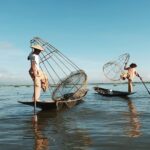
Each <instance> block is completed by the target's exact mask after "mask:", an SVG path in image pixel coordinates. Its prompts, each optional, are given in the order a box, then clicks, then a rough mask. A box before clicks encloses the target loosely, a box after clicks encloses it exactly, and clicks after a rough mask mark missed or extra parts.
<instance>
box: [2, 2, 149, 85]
mask: <svg viewBox="0 0 150 150" xmlns="http://www.w3.org/2000/svg"><path fill="white" fill-rule="evenodd" d="M149 8H150V1H149V0H43V1H42V0H21V1H20V0H11V1H10V0H2V1H1V4H0V53H1V54H0V83H31V82H32V81H31V79H30V76H29V74H28V70H29V67H30V63H29V61H27V56H28V54H29V53H30V51H31V49H30V40H31V39H32V38H33V37H35V36H38V37H40V38H42V39H43V40H46V41H48V42H49V43H50V44H51V45H53V46H54V47H56V48H57V49H59V50H60V51H61V52H62V53H63V54H65V55H66V56H67V57H69V58H70V59H71V60H72V61H73V62H75V63H76V64H77V65H78V66H79V67H80V68H82V69H83V70H85V72H86V73H87V75H88V79H89V82H107V79H106V77H105V76H104V74H103V71H102V68H103V65H104V64H105V63H106V62H108V61H109V60H112V58H116V57H118V56H120V55H121V54H124V53H129V54H130V62H135V63H137V65H138V67H137V70H138V72H139V74H140V75H141V76H142V77H143V79H144V80H145V81H150V65H149V59H150V42H149V41H150V19H149V18H150V9H149ZM108 82H109V81H108Z"/></svg>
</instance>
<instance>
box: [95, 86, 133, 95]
mask: <svg viewBox="0 0 150 150" xmlns="http://www.w3.org/2000/svg"><path fill="white" fill-rule="evenodd" d="M94 90H95V91H96V92H97V93H98V94H100V95H102V96H108V97H112V96H119V97H126V96H129V95H132V94H134V93H135V92H132V93H130V92H124V91H114V90H111V89H105V88H100V87H94Z"/></svg>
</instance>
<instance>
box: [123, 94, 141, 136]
mask: <svg viewBox="0 0 150 150" xmlns="http://www.w3.org/2000/svg"><path fill="white" fill-rule="evenodd" d="M126 101H127V104H128V109H129V114H128V115H129V119H130V120H129V123H130V125H129V129H128V132H127V134H128V136H129V137H139V136H140V135H141V131H140V128H141V124H140V121H139V117H138V112H137V110H136V107H135V105H134V103H133V102H132V100H131V99H130V98H129V97H128V98H126Z"/></svg>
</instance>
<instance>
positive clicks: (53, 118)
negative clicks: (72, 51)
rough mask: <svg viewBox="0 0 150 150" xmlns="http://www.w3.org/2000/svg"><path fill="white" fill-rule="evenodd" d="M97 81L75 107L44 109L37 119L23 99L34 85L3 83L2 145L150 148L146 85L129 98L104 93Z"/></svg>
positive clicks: (0, 149)
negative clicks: (102, 93)
mask: <svg viewBox="0 0 150 150" xmlns="http://www.w3.org/2000/svg"><path fill="white" fill-rule="evenodd" d="M93 86H94V85H90V86H89V92H88V94H87V96H86V97H85V102H83V103H81V104H80V105H78V106H75V107H74V108H72V109H66V110H61V111H48V112H42V111H40V110H38V123H37V124H33V122H32V117H33V108H32V107H30V106H25V105H23V104H19V103H18V102H17V101H18V100H30V99H31V96H32V87H26V86H20V87H14V86H0V150H16V149H20V150H120V149H122V150H148V149H149V148H150V95H149V94H148V93H147V91H146V90H145V88H144V87H143V85H142V84H135V86H134V89H135V91H136V92H137V93H136V94H134V95H132V96H130V97H129V98H126V99H124V98H119V97H114V98H107V97H102V96H100V95H97V94H95V92H94V90H93ZM99 86H101V87H107V88H111V89H116V90H118V89H121V90H126V88H127V85H126V84H124V85H112V84H102V85H99ZM147 86H148V87H150V84H147Z"/></svg>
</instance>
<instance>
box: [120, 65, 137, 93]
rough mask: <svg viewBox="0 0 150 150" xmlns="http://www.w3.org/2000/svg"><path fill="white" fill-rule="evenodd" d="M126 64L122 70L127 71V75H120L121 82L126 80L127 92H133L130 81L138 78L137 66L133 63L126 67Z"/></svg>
mask: <svg viewBox="0 0 150 150" xmlns="http://www.w3.org/2000/svg"><path fill="white" fill-rule="evenodd" d="M126 66H127V63H126V64H125V66H124V70H127V73H124V74H122V75H121V78H122V79H123V80H125V79H128V92H130V93H131V92H132V91H133V86H132V81H133V79H134V77H135V76H139V74H138V73H137V72H136V69H135V68H136V67H137V65H136V64H135V63H132V64H130V66H129V67H126Z"/></svg>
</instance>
